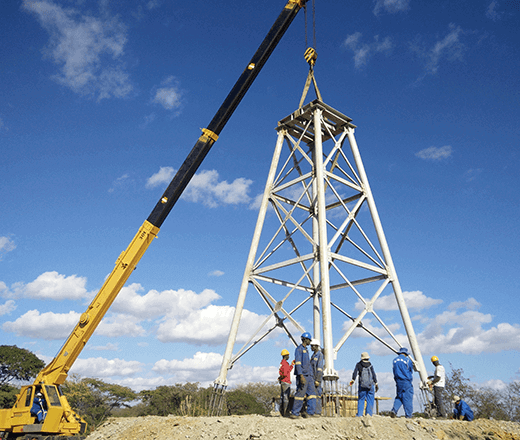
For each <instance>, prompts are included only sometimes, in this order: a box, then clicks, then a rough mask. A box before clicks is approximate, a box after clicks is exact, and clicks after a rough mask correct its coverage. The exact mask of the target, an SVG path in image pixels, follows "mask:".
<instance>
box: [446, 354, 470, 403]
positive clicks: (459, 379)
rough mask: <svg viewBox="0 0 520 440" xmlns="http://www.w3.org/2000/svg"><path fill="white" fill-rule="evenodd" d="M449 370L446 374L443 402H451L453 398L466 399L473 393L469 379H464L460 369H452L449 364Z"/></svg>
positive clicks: (462, 371)
mask: <svg viewBox="0 0 520 440" xmlns="http://www.w3.org/2000/svg"><path fill="white" fill-rule="evenodd" d="M450 368H451V372H450V373H447V374H446V384H445V386H444V393H445V395H444V401H445V402H451V401H452V399H453V396H459V397H461V398H462V399H467V398H468V397H469V396H471V395H472V394H473V392H474V389H473V386H472V385H471V384H470V383H469V379H468V378H467V377H464V370H463V369H462V368H453V365H452V364H451V362H450Z"/></svg>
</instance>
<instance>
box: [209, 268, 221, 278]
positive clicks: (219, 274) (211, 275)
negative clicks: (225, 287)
mask: <svg viewBox="0 0 520 440" xmlns="http://www.w3.org/2000/svg"><path fill="white" fill-rule="evenodd" d="M222 275H224V272H222V271H221V270H218V269H217V270H214V271H213V272H210V273H209V276H210V277H221V276H222Z"/></svg>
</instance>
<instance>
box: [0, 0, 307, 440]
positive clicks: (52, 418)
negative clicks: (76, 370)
mask: <svg viewBox="0 0 520 440" xmlns="http://www.w3.org/2000/svg"><path fill="white" fill-rule="evenodd" d="M307 1H308V0H288V1H287V3H286V5H285V6H284V8H283V10H282V12H281V13H280V15H279V16H278V18H277V19H276V21H275V23H274V24H273V26H272V27H271V29H270V30H269V32H268V34H267V35H266V37H265V38H264V40H263V42H262V43H261V45H260V46H259V48H258V50H257V51H256V52H255V54H254V55H253V57H252V58H251V60H250V61H249V63H248V64H247V66H246V68H245V69H244V71H243V72H242V74H241V75H240V77H239V78H238V80H237V82H236V83H235V85H234V86H233V88H232V89H231V91H230V92H229V94H228V95H227V97H226V99H225V100H224V102H223V103H222V105H221V106H220V108H219V109H218V111H217V113H216V114H215V116H214V117H213V119H212V120H211V122H210V123H209V125H208V126H207V128H203V129H202V135H201V136H200V137H199V138H198V140H197V142H196V143H195V146H194V147H193V148H192V150H191V152H190V153H189V154H188V156H187V157H186V159H185V160H184V162H183V164H182V165H181V167H180V168H179V170H178V171H177V173H176V175H175V176H174V177H173V179H172V181H171V182H170V184H169V185H168V187H167V188H166V190H165V191H164V193H163V195H162V196H161V198H160V199H159V201H158V202H157V204H156V205H155V207H154V208H153V210H152V212H151V213H150V215H149V216H148V218H147V219H146V220H145V221H144V223H143V224H142V226H141V227H140V228H139V230H138V231H137V234H136V235H135V236H134V238H133V240H132V241H131V242H130V244H129V245H128V247H127V248H126V250H125V251H123V252H122V253H121V255H120V256H119V258H118V259H117V261H116V263H115V267H114V269H113V270H112V272H111V273H110V275H109V276H108V278H107V279H106V281H105V283H104V284H103V286H102V287H101V289H100V290H99V292H98V293H97V295H96V297H95V298H94V299H93V301H92V302H91V303H90V305H89V306H88V308H87V310H86V311H85V312H84V313H83V314H82V315H81V317H80V319H79V322H78V323H77V324H76V326H75V328H74V330H73V331H72V332H71V334H70V336H69V337H68V338H67V340H66V341H65V343H64V344H63V346H62V348H61V349H60V351H59V352H58V354H57V355H56V357H55V358H54V359H53V360H52V361H51V362H50V363H49V364H48V365H47V366H46V367H45V368H44V369H43V370H42V371H41V372H40V373H39V374H38V376H37V377H36V379H35V381H34V383H33V385H32V386H25V387H22V389H21V391H20V394H19V395H18V396H17V402H16V403H15V406H14V408H12V409H4V410H0V438H3V436H2V432H10V433H13V434H14V435H15V436H17V435H18V436H22V435H24V433H27V432H30V433H40V434H42V433H45V434H58V435H63V436H68V435H72V434H76V433H84V432H85V429H86V424H85V422H84V421H83V420H82V419H81V418H80V417H78V416H77V415H76V414H74V412H73V411H72V410H71V408H70V406H69V404H68V402H67V399H66V397H65V396H63V395H62V394H61V391H60V389H59V385H61V384H63V382H64V381H65V379H66V378H67V375H68V372H69V370H70V368H71V367H72V365H73V364H74V362H75V361H76V359H77V358H78V356H79V355H80V353H81V351H82V350H83V347H84V346H85V344H86V343H87V342H88V340H89V339H90V337H91V336H92V334H93V333H94V331H95V330H96V328H97V326H98V325H99V323H100V322H101V320H102V319H103V317H104V316H105V314H106V312H107V311H108V309H109V308H110V306H111V305H112V303H113V302H114V300H115V299H116V297H117V295H118V293H119V292H120V290H121V289H122V287H123V286H124V285H125V283H126V281H127V280H128V278H129V277H130V275H131V273H132V271H133V270H134V269H135V268H136V266H137V264H138V263H139V261H140V259H141V257H142V256H143V255H144V253H145V252H146V250H147V249H148V247H149V246H150V244H151V242H152V241H153V239H154V238H155V237H156V236H157V234H158V233H159V228H160V227H161V225H162V224H163V222H164V220H165V219H166V217H167V216H168V214H169V213H170V211H171V210H172V208H173V206H174V205H175V203H176V202H177V200H178V199H179V198H180V196H181V195H182V193H183V191H184V190H185V188H186V186H187V185H188V183H189V182H190V180H191V178H192V177H193V176H194V174H195V172H196V171H197V169H198V168H199V166H200V165H201V163H202V161H203V160H204V158H205V157H206V155H207V154H208V152H209V151H210V149H211V147H212V146H213V144H214V143H215V142H216V141H217V139H218V137H219V134H220V132H221V131H222V129H223V128H224V126H225V125H226V123H227V122H228V120H229V118H230V117H231V115H232V114H233V112H234V111H235V109H236V108H237V106H238V105H239V103H240V101H241V100H242V98H243V97H244V95H245V94H246V92H247V91H248V89H249V87H250V86H251V84H252V83H253V81H254V80H255V78H256V77H257V75H258V74H259V73H260V70H261V69H262V67H263V66H264V64H265V63H266V61H267V60H268V59H269V56H270V55H271V53H272V52H273V50H274V49H275V47H276V46H277V44H278V42H279V41H280V39H281V38H282V36H283V35H284V33H285V31H286V30H287V29H288V27H289V26H290V24H291V23H292V21H293V20H294V18H295V17H296V15H297V13H298V12H299V10H300V9H301V8H302V7H304V6H305V4H306V3H307ZM37 390H38V391H41V392H43V394H44V397H45V399H46V401H47V402H48V403H49V404H50V405H51V407H50V408H49V412H48V415H47V417H46V419H45V421H44V423H43V424H34V417H32V416H31V415H30V407H31V404H32V399H33V398H34V395H35V393H36V391H37ZM58 408H61V411H60V410H59V409H58ZM51 410H52V411H51ZM31 435H32V434H31ZM31 438H32V437H31Z"/></svg>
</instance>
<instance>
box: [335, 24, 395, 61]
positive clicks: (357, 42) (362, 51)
mask: <svg viewBox="0 0 520 440" xmlns="http://www.w3.org/2000/svg"><path fill="white" fill-rule="evenodd" d="M361 37H362V34H361V32H356V33H354V34H352V35H349V36H347V38H346V39H345V41H344V42H343V46H344V47H346V48H347V49H350V50H351V51H352V52H354V66H355V67H356V69H360V68H362V67H363V66H365V65H366V64H367V62H368V60H369V59H370V57H372V55H373V54H374V53H385V54H386V55H389V54H390V52H391V51H392V49H393V47H394V45H393V43H392V40H391V39H390V37H385V38H384V39H383V40H380V39H379V35H375V36H374V41H372V42H370V43H362V42H361Z"/></svg>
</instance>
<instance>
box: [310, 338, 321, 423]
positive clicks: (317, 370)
mask: <svg viewBox="0 0 520 440" xmlns="http://www.w3.org/2000/svg"><path fill="white" fill-rule="evenodd" d="M311 350H312V355H311V370H312V377H313V378H314V387H315V389H316V410H315V411H314V414H315V415H317V416H319V415H321V396H322V394H323V388H322V386H321V382H322V380H323V353H322V352H321V350H320V341H318V340H317V339H313V340H311Z"/></svg>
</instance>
